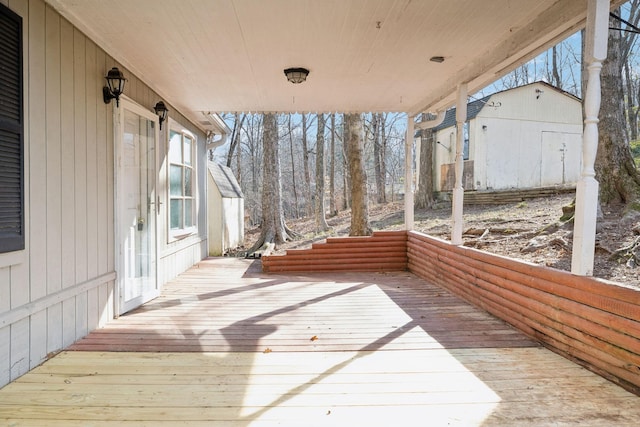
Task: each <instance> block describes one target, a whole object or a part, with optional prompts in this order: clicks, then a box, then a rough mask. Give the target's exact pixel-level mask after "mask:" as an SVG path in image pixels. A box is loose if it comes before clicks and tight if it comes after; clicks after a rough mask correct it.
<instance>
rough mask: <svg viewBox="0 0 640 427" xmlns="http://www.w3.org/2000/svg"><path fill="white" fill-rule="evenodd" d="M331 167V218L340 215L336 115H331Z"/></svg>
mask: <svg viewBox="0 0 640 427" xmlns="http://www.w3.org/2000/svg"><path fill="white" fill-rule="evenodd" d="M329 157H330V159H331V166H330V168H329V211H330V212H331V216H335V215H337V214H338V208H337V206H336V115H335V113H333V114H331V154H330V156H329Z"/></svg>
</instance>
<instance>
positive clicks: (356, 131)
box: [344, 114, 371, 236]
mask: <svg viewBox="0 0 640 427" xmlns="http://www.w3.org/2000/svg"><path fill="white" fill-rule="evenodd" d="M344 128H345V145H346V147H347V150H346V151H347V158H348V162H349V174H350V180H349V181H350V184H351V185H350V187H351V231H350V232H349V235H350V236H368V235H370V234H371V226H370V225H369V206H368V201H367V174H366V172H365V170H364V161H363V151H364V136H363V122H362V116H361V115H360V114H345V118H344Z"/></svg>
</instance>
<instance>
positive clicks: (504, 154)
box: [434, 82, 582, 191]
mask: <svg viewBox="0 0 640 427" xmlns="http://www.w3.org/2000/svg"><path fill="white" fill-rule="evenodd" d="M455 115H456V110H455V108H453V109H451V110H449V111H447V114H446V117H445V120H444V122H443V123H442V124H440V125H439V126H437V127H436V128H435V130H436V136H435V148H434V163H435V164H434V166H435V171H434V172H435V176H434V178H435V179H434V186H435V188H434V190H436V191H451V189H452V188H453V184H454V167H453V164H454V161H455V141H456V127H455V124H456V119H455ZM464 132H465V137H464V141H465V144H464V178H463V187H464V189H465V190H480V191H482V190H506V189H526V188H539V187H547V186H555V185H572V184H575V183H576V182H577V181H578V179H579V178H580V169H581V153H582V147H581V144H582V110H581V102H580V100H579V99H578V98H576V97H575V96H573V95H571V94H569V93H567V92H564V91H562V90H560V89H558V88H556V87H554V86H551V85H549V84H547V83H544V82H536V83H531V84H528V85H525V86H520V87H517V88H513V89H508V90H505V91H502V92H498V93H495V94H493V95H489V96H486V97H484V98H482V99H479V100H476V101H473V102H471V103H469V104H468V106H467V122H466V123H465V128H464Z"/></svg>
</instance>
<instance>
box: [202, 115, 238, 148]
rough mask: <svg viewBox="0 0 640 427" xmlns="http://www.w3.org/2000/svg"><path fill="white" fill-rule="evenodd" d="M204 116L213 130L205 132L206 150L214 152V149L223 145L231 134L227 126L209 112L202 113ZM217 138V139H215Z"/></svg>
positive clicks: (217, 116) (218, 117)
mask: <svg viewBox="0 0 640 427" xmlns="http://www.w3.org/2000/svg"><path fill="white" fill-rule="evenodd" d="M202 114H204V116H205V117H206V118H207V119H208V120H209V123H211V125H212V127H213V128H214V130H209V131H208V132H207V145H206V149H207V151H209V150H215V149H216V148H218V147H220V146H222V145H224V144H225V143H226V142H227V140H228V139H229V134H230V133H231V129H229V127H228V126H227V124H226V123H225V122H224V120H222V118H221V117H220V116H219V115H217V114H215V113H210V112H207V113H205V112H203V113H202ZM216 136H218V138H216Z"/></svg>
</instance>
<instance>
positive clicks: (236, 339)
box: [0, 258, 640, 426]
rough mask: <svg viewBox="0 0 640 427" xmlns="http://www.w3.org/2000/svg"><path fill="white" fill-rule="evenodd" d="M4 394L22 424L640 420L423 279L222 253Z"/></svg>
mask: <svg viewBox="0 0 640 427" xmlns="http://www.w3.org/2000/svg"><path fill="white" fill-rule="evenodd" d="M69 350H70V351H65V352H63V353H61V354H59V355H58V356H56V357H54V358H53V359H51V360H49V361H48V362H46V363H45V364H43V365H42V366H40V367H38V368H36V369H35V370H34V371H32V372H31V373H29V374H27V375H25V376H23V377H22V378H20V379H18V380H17V381H15V382H14V383H11V384H9V385H8V386H6V387H5V388H4V389H2V390H0V420H3V421H7V423H8V425H16V426H18V425H48V426H49V425H50V426H57V425H64V426H76V425H78V426H79V425H97V426H100V425H118V426H130V425H136V426H137V425H153V426H158V425H159V426H162V425H171V426H173V425H188V426H195V425H203V426H204V425H206V426H216V425H219V426H272V425H289V426H302V425H304V426H316V425H318V426H325V425H326V426H354V425H367V426H388V425H400V426H425V425H428V426H440V425H443V426H444V425H461V426H469V425H484V426H491V425H496V426H503V425H518V426H522V425H549V424H573V423H580V425H617V426H624V425H629V426H631V425H637V422H638V420H639V419H640V398H639V397H637V396H635V395H633V394H631V393H628V392H626V391H625V390H623V389H622V388H620V387H618V386H616V385H614V384H612V383H609V382H608V381H606V380H605V379H603V378H601V377H599V376H597V375H595V374H593V373H591V372H589V371H587V370H586V369H584V368H582V367H580V366H578V365H576V364H574V363H572V362H570V361H568V360H566V359H564V358H562V357H560V356H558V355H557V354H555V353H552V352H550V351H548V350H546V349H544V348H542V347H540V346H539V345H538V344H537V343H536V342H534V341H532V340H531V339H529V338H527V337H526V336H525V335H523V334H522V333H520V332H519V331H517V330H515V329H514V328H512V327H511V326H509V325H507V324H506V323H504V322H503V321H501V320H499V319H497V318H495V317H493V316H491V315H489V314H487V313H486V312H484V311H482V310H480V309H477V308H475V307H473V306H471V305H469V304H467V303H466V302H464V301H463V300H461V299H459V298H458V297H457V296H454V295H453V294H451V293H449V292H448V291H446V290H444V289H443V288H440V287H437V286H434V285H431V284H429V283H427V282H425V281H423V280H422V279H419V278H418V277H416V276H415V275H413V274H412V273H408V272H393V273H372V272H370V273H314V274H303V273H300V274H287V275H274V274H264V273H262V272H261V269H260V263H259V262H257V261H248V260H239V259H229V258H217V259H208V260H205V261H203V262H201V263H200V264H199V265H198V266H196V267H194V268H192V269H190V270H189V271H188V272H186V273H185V274H183V275H181V276H180V277H179V278H177V279H176V280H174V281H172V282H171V283H169V284H167V285H166V286H165V288H164V290H163V292H162V295H161V296H160V297H159V298H157V299H155V300H154V301H151V302H149V303H147V304H145V305H144V306H142V307H140V308H139V309H137V310H135V311H133V312H131V313H129V314H127V315H125V316H122V317H120V318H119V319H117V320H115V321H113V322H111V323H110V324H108V325H107V326H106V327H105V328H103V329H100V330H96V331H94V332H92V333H91V334H90V335H89V336H87V337H86V338H85V339H83V340H80V341H78V342H77V343H76V344H74V345H73V346H72V347H71V348H70V349H69Z"/></svg>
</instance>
